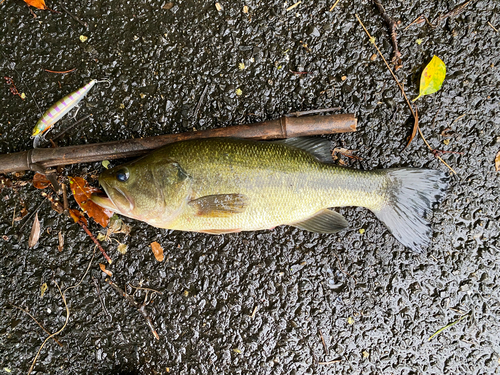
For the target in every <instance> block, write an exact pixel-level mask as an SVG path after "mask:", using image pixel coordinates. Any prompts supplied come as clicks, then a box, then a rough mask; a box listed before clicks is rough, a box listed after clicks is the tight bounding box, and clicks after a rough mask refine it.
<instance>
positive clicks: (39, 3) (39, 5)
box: [24, 0, 48, 10]
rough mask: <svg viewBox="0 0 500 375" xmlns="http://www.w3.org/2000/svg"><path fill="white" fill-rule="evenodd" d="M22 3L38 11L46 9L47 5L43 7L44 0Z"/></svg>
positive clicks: (30, 0)
mask: <svg viewBox="0 0 500 375" xmlns="http://www.w3.org/2000/svg"><path fill="white" fill-rule="evenodd" d="M24 2H25V3H26V4H28V5H31V6H32V7H35V8H38V9H42V10H45V9H48V8H47V5H45V1H44V0H24Z"/></svg>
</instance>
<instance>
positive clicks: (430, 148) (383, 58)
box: [356, 14, 457, 174]
mask: <svg viewBox="0 0 500 375" xmlns="http://www.w3.org/2000/svg"><path fill="white" fill-rule="evenodd" d="M356 18H357V19H358V21H359V23H360V24H361V27H363V29H364V30H365V32H366V34H367V35H368V38H370V42H371V43H372V44H373V46H374V47H375V48H376V49H377V52H378V54H379V55H380V57H382V60H384V63H385V65H386V66H387V69H389V72H391V74H392V77H393V78H394V80H395V81H396V84H397V85H398V87H399V89H400V90H401V93H402V94H403V96H404V98H405V100H406V103H407V104H408V107H410V110H411V113H412V115H413V118H414V119H415V125H414V127H413V132H415V129H417V130H418V132H419V133H420V136H421V137H422V139H423V140H424V143H425V144H426V145H427V147H428V148H429V150H430V151H431V152H432V150H433V148H432V147H431V145H430V144H429V143H428V142H427V140H426V139H425V137H424V135H423V133H422V130H421V129H420V127H419V126H418V114H417V113H416V111H415V110H413V106H412V105H411V103H410V100H409V99H408V97H407V96H406V93H405V90H404V88H403V86H402V85H401V83H400V82H399V80H398V79H397V77H396V75H395V74H394V72H393V71H392V69H391V67H390V66H389V63H388V62H387V60H386V59H385V57H384V55H382V52H381V51H380V49H379V48H378V47H377V45H376V44H375V38H374V37H372V36H371V35H370V33H369V32H368V30H367V29H366V27H365V25H363V22H361V19H360V18H359V16H358V15H357V14H356ZM415 108H417V107H416V106H415ZM411 140H412V138H410V141H409V142H408V144H407V145H406V147H405V148H407V147H408V145H409V144H410V142H411ZM437 158H438V159H439V160H440V161H441V163H443V164H444V165H445V166H446V167H448V169H449V170H450V171H451V172H453V173H454V174H457V172H455V171H454V170H453V168H452V167H450V166H449V165H448V164H447V163H446V162H445V161H444V160H443V159H442V158H441V157H439V156H438V157H437Z"/></svg>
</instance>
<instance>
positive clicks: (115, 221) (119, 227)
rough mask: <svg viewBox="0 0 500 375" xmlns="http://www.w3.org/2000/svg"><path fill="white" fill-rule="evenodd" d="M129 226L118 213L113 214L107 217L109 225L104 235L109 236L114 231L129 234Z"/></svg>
mask: <svg viewBox="0 0 500 375" xmlns="http://www.w3.org/2000/svg"><path fill="white" fill-rule="evenodd" d="M130 231H131V228H130V226H129V225H127V224H125V223H124V222H123V220H122V219H120V217H119V216H118V215H113V216H111V218H110V219H109V226H108V232H107V233H106V235H107V236H108V237H109V236H110V235H112V234H115V233H123V234H126V235H128V234H130Z"/></svg>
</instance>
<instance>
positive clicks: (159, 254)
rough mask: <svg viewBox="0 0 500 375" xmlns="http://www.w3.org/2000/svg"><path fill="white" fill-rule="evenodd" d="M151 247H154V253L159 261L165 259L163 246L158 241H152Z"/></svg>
mask: <svg viewBox="0 0 500 375" xmlns="http://www.w3.org/2000/svg"><path fill="white" fill-rule="evenodd" d="M151 249H153V254H154V256H155V258H156V260H157V261H158V262H161V261H163V259H165V257H164V256H163V248H162V247H161V245H160V244H159V243H158V242H156V241H155V242H152V243H151Z"/></svg>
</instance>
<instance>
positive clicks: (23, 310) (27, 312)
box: [10, 303, 63, 347]
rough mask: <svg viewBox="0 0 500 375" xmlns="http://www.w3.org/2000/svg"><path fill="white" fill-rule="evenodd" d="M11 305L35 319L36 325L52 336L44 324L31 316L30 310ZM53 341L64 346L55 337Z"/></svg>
mask: <svg viewBox="0 0 500 375" xmlns="http://www.w3.org/2000/svg"><path fill="white" fill-rule="evenodd" d="M10 305H11V306H14V307H15V308H16V309H19V310H21V311H22V312H23V313H25V314H27V315H29V317H30V318H31V319H33V320H34V321H35V323H36V324H38V325H39V326H40V328H41V329H43V330H44V331H45V333H46V334H47V335H50V332H49V331H48V330H47V329H46V328H45V327H44V326H42V324H41V323H40V322H39V321H38V320H36V319H35V317H34V316H33V315H31V314H30V312H29V311H28V310H25V309H23V308H22V307H19V306H16V305H14V304H13V303H11V304H10ZM53 339H54V341H55V342H57V343H58V344H59V346H60V347H62V346H63V344H61V342H60V341H59V340H58V339H56V338H55V337H53Z"/></svg>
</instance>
